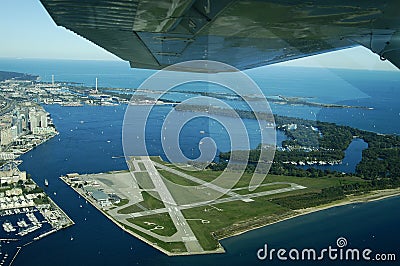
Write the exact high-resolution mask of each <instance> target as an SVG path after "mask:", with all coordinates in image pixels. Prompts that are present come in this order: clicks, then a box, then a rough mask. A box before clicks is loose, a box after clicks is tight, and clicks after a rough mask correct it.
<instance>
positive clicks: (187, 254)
mask: <svg viewBox="0 0 400 266" xmlns="http://www.w3.org/2000/svg"><path fill="white" fill-rule="evenodd" d="M99 174H103V173H99ZM60 179H61V180H62V181H63V182H64V183H65V184H66V185H67V186H68V187H70V188H72V190H74V191H75V192H76V193H77V194H78V195H79V196H81V197H82V198H84V199H85V200H86V201H87V203H90V205H92V206H93V207H94V208H95V209H97V210H98V211H99V212H100V213H101V214H103V215H104V216H105V217H106V218H107V219H109V220H110V221H111V222H112V223H113V224H114V225H116V226H118V227H119V228H120V229H121V230H122V231H124V232H125V233H127V234H129V235H131V236H133V237H135V238H137V239H139V240H141V241H143V242H144V243H146V244H148V245H149V246H151V247H153V248H155V249H157V250H158V251H160V252H161V253H163V254H165V255H167V256H169V257H173V256H190V255H206V254H221V253H225V249H224V248H223V247H222V245H221V244H220V245H219V248H218V249H215V250H210V251H204V252H199V253H190V252H188V251H186V252H175V253H174V252H170V251H168V250H166V249H163V248H162V247H160V246H158V245H157V244H155V243H153V242H152V241H150V240H148V239H147V238H145V237H143V236H141V235H140V234H137V233H135V232H133V231H131V230H129V229H128V228H126V227H125V226H124V225H126V224H125V223H121V222H118V221H116V220H115V219H114V218H113V217H112V216H111V215H110V214H108V213H107V212H105V211H104V210H103V209H102V208H100V207H99V206H98V205H97V204H96V203H95V202H94V201H93V199H92V198H91V197H89V196H88V195H86V194H85V193H82V192H81V191H79V190H78V189H77V188H75V187H73V186H71V185H70V184H69V183H68V182H67V179H66V178H65V177H64V176H60ZM126 226H128V227H129V225H126Z"/></svg>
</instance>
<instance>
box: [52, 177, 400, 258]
mask: <svg viewBox="0 0 400 266" xmlns="http://www.w3.org/2000/svg"><path fill="white" fill-rule="evenodd" d="M60 179H61V180H62V181H63V182H64V183H65V184H66V185H67V186H68V187H70V188H72V189H73V190H74V191H75V192H76V193H77V194H78V195H80V196H81V197H83V198H84V199H85V200H86V201H87V203H90V204H91V205H92V206H93V207H94V208H96V209H97V210H98V211H100V212H101V213H102V214H103V215H104V216H105V217H106V218H107V219H109V220H110V221H111V222H113V223H114V224H115V225H116V226H118V227H119V228H120V229H121V230H123V231H124V232H126V233H128V234H129V235H131V236H133V237H135V238H137V239H139V240H141V241H143V242H144V243H146V244H148V245H150V246H151V247H153V248H155V249H157V250H158V251H160V252H162V253H163V254H165V255H167V256H188V255H202V254H203V255H205V254H220V253H225V252H226V250H225V249H224V247H223V245H222V244H221V242H220V241H221V240H224V239H228V238H231V237H235V236H239V235H242V234H244V233H247V232H250V231H253V230H256V229H261V228H264V227H267V226H270V225H273V224H277V223H280V222H283V221H287V220H290V219H294V218H297V217H300V216H304V215H308V214H312V213H316V212H319V211H324V210H328V209H331V208H335V207H341V206H346V205H352V204H358V203H368V202H374V201H380V200H384V199H387V198H392V197H399V196H400V188H394V189H384V190H374V191H370V192H368V193H365V194H362V195H348V196H346V198H345V199H342V200H338V201H334V202H331V203H327V204H324V205H320V206H315V207H309V208H305V209H298V210H291V211H288V212H286V213H284V214H281V215H280V216H278V217H277V219H275V220H273V221H270V222H267V223H265V224H261V225H256V226H254V227H250V228H247V229H243V230H240V231H237V232H234V233H232V234H229V235H227V236H224V237H221V238H217V241H218V244H219V248H218V249H215V250H208V251H205V252H201V253H189V252H177V253H174V252H170V251H168V250H165V249H163V248H162V247H160V246H159V245H157V244H156V243H153V242H152V241H151V240H148V239H146V238H145V237H143V236H141V235H140V234H137V233H135V232H133V231H131V230H129V228H126V227H125V223H120V222H118V221H116V220H115V219H114V218H113V217H112V216H111V215H109V214H108V213H107V212H105V211H104V210H103V209H102V208H100V207H99V206H97V204H96V203H95V202H94V201H93V199H91V198H90V197H89V196H88V195H86V194H85V193H82V192H81V191H79V190H78V189H77V188H75V187H73V186H71V184H69V183H68V181H67V179H66V178H65V177H63V176H61V177H60ZM126 226H128V227H129V225H126Z"/></svg>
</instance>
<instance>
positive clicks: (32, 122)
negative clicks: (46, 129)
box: [29, 112, 40, 132]
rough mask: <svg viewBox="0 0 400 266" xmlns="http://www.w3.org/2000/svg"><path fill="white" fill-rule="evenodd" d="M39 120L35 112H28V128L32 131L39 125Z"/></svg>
mask: <svg viewBox="0 0 400 266" xmlns="http://www.w3.org/2000/svg"><path fill="white" fill-rule="evenodd" d="M39 123H40V120H39V119H38V116H37V113H36V112H29V130H30V131H32V132H33V130H34V129H35V128H36V127H39Z"/></svg>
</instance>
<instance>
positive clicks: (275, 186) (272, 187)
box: [235, 184, 290, 195]
mask: <svg viewBox="0 0 400 266" xmlns="http://www.w3.org/2000/svg"><path fill="white" fill-rule="evenodd" d="M288 187H290V185H289V184H271V185H267V186H260V187H258V188H256V189H255V190H253V191H249V189H248V188H244V189H240V190H235V192H236V193H238V194H240V195H247V194H251V193H258V192H263V191H270V190H275V189H281V188H288Z"/></svg>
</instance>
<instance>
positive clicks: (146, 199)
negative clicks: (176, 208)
mask: <svg viewBox="0 0 400 266" xmlns="http://www.w3.org/2000/svg"><path fill="white" fill-rule="evenodd" d="M151 193H155V194H157V193H156V192H153V191H152V192H151ZM142 196H143V201H142V202H140V203H139V204H140V205H141V206H142V207H143V208H145V209H147V210H155V209H160V208H164V207H165V206H164V203H162V201H160V200H159V199H157V198H156V197H157V196H156V197H153V196H151V195H150V194H149V193H148V192H146V191H142ZM141 211H143V209H142V208H140V207H139V206H138V205H137V204H133V205H129V206H127V207H125V208H123V209H121V210H119V211H117V212H118V213H120V214H130V213H135V212H141Z"/></svg>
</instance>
